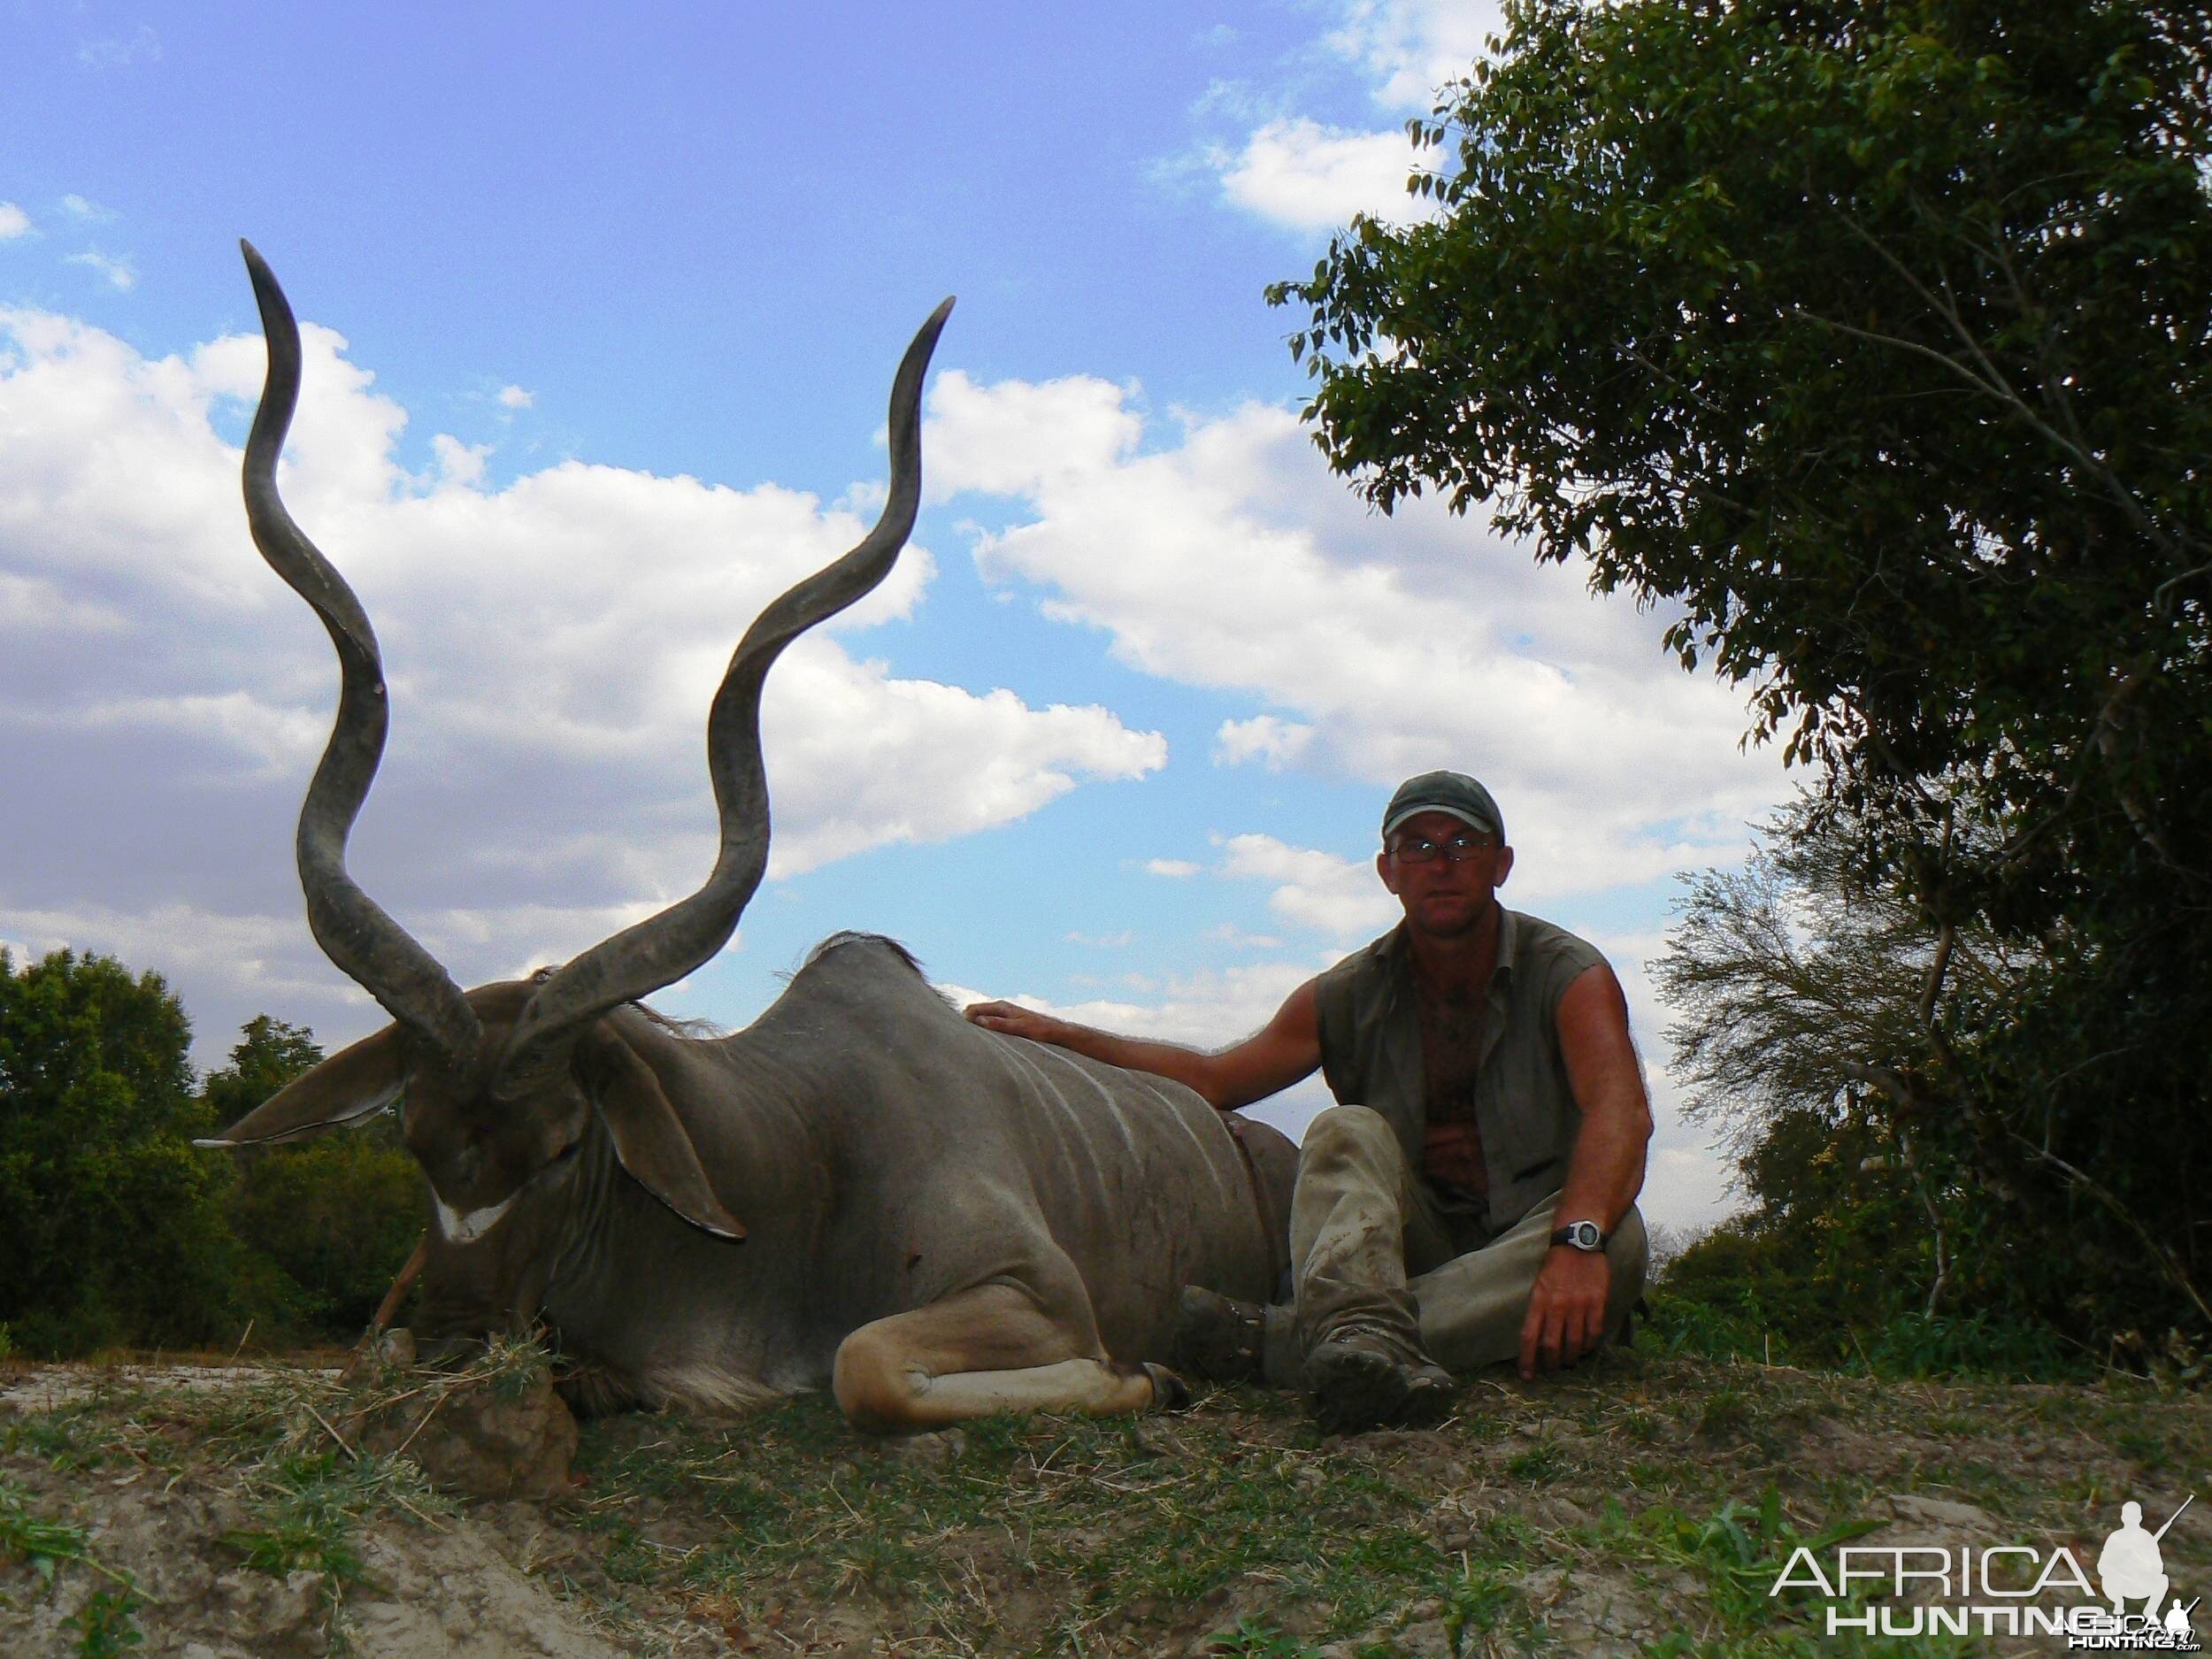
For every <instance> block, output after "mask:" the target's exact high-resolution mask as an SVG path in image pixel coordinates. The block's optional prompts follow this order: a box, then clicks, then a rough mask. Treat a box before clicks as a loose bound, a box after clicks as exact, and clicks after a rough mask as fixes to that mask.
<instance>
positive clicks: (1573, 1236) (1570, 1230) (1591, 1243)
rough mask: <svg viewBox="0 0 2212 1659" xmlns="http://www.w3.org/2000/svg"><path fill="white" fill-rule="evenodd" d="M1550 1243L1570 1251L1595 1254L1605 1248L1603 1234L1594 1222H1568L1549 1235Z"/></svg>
mask: <svg viewBox="0 0 2212 1659" xmlns="http://www.w3.org/2000/svg"><path fill="white" fill-rule="evenodd" d="M1551 1241H1552V1242H1553V1243H1554V1244H1563V1245H1566V1246H1568V1247H1569V1248H1572V1249H1577V1250H1588V1251H1592V1252H1595V1251H1598V1250H1602V1249H1603V1248H1605V1234H1604V1233H1602V1232H1601V1231H1600V1230H1599V1227H1598V1224H1597V1223H1596V1222H1594V1221H1570V1222H1569V1223H1568V1224H1567V1225H1565V1226H1563V1227H1562V1228H1560V1229H1559V1231H1558V1232H1556V1233H1553V1234H1552V1235H1551Z"/></svg>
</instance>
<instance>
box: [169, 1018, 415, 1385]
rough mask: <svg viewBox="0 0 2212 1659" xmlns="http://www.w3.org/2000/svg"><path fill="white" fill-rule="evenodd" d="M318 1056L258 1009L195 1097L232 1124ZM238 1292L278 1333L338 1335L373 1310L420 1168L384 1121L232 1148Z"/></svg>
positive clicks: (408, 1227) (409, 1216)
mask: <svg viewBox="0 0 2212 1659" xmlns="http://www.w3.org/2000/svg"><path fill="white" fill-rule="evenodd" d="M322 1057H323V1053H322V1049H321V1048H320V1047H319V1045H318V1044H317V1043H316V1041H315V1039H314V1034H313V1033H311V1032H309V1031H306V1030H304V1029H303V1028H301V1027H299V1026H296V1025H286V1024H284V1023H283V1022H282V1021H280V1020H274V1019H271V1018H269V1017H268V1016H267V1015H265V1014H262V1015H257V1016H256V1017H255V1018H252V1019H251V1020H249V1021H248V1022H247V1023H246V1025H245V1027H244V1029H243V1030H242V1032H241V1033H240V1041H239V1042H238V1045H237V1046H236V1047H235V1048H233V1049H232V1050H231V1056H230V1064H229V1065H228V1066H227V1067H225V1068H224V1069H222V1070H221V1071H214V1072H211V1073H210V1074H209V1076H208V1079H207V1081H206V1083H205V1084H204V1086H203V1087H202V1090H201V1099H202V1100H203V1102H205V1103H206V1105H207V1106H208V1108H209V1113H210V1116H211V1118H212V1119H213V1120H214V1121H216V1122H218V1123H219V1124H231V1123H234V1122H236V1121H237V1120H238V1119H239V1118H242V1117H244V1116H245V1115H246V1113H248V1112H250V1111H251V1110H253V1109H254V1108H255V1107H257V1106H258V1105H260V1104H261V1103H262V1102H264V1101H265V1100H267V1099H268V1098H269V1097H270V1096H271V1095H273V1094H275V1093H276V1092H277V1091H278V1090H279V1089H280V1088H282V1087H284V1086H285V1085H286V1084H287V1083H288V1082H290V1081H291V1080H292V1079H294V1078H296V1077H297V1076H299V1075H300V1073H302V1072H303V1071H307V1070H308V1069H309V1068H310V1067H311V1066H313V1065H314V1064H316V1063H317V1062H319V1060H320V1059H321V1058H322ZM231 1156H233V1157H234V1159H235V1160H236V1177H235V1180H234V1185H233V1187H232V1188H231V1191H230V1196H229V1205H228V1213H229V1218H230V1225H231V1226H232V1229H233V1230H234V1233H235V1234H236V1236H237V1238H238V1240H239V1242H240V1244H241V1245H242V1247H243V1259H242V1262H241V1263H240V1269H239V1271H240V1273H241V1277H242V1286H241V1294H242V1299H243V1300H244V1301H246V1302H247V1303H248V1304H249V1305H250V1307H252V1309H253V1310H254V1312H255V1317H257V1320H259V1321H260V1329H261V1330H262V1331H263V1333H265V1335H267V1336H268V1337H270V1338H272V1339H273V1340H290V1341H298V1342H315V1341H340V1342H349V1341H351V1340H353V1339H354V1338H355V1337H356V1336H357V1335H359V1334H360V1332H361V1330H362V1327H363V1326H365V1325H367V1324H368V1322H369V1320H370V1319H371V1318H372V1317H373V1316H374V1315H375V1312H376V1307H377V1303H378V1302H380V1301H381V1300H382V1299H383V1296H384V1293H385V1291H386V1290H387V1289H388V1288H389V1286H390V1285H391V1283H392V1280H393V1279H394V1278H395V1277H396V1276H397V1274H398V1272H399V1270H400V1267H401V1265H402V1264H403V1263H404V1262H405V1261H406V1259H407V1253H408V1252H409V1251H410V1250H411V1249H412V1248H414V1244H415V1239H416V1236H417V1235H418V1234H419V1233H420V1232H421V1231H422V1172H421V1170H420V1168H419V1166H418V1165H417V1164H416V1163H415V1161H414V1159H413V1158H412V1157H411V1156H409V1155H408V1153H407V1151H406V1149H405V1148H404V1147H403V1145H402V1143H401V1141H400V1137H399V1131H398V1127H397V1125H396V1123H395V1121H394V1120H393V1119H392V1118H389V1117H381V1118H377V1119H375V1120H374V1121H373V1122H372V1123H370V1124H367V1125H362V1126H359V1127H357V1128H353V1129H342V1130H336V1131H334V1132H332V1133H329V1134H327V1135H324V1136H321V1137H319V1138H318V1139H315V1140H311V1141H303V1142H299V1143H295V1144H290V1145H285V1146H277V1147H269V1148H248V1149H245V1150H242V1151H240V1152H236V1153H234V1154H232V1155H231Z"/></svg>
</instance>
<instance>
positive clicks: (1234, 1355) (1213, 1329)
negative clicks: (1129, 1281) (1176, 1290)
mask: <svg viewBox="0 0 2212 1659" xmlns="http://www.w3.org/2000/svg"><path fill="white" fill-rule="evenodd" d="M1266 1329H1267V1325H1266V1314H1265V1311H1264V1310H1263V1309H1262V1308H1261V1307H1260V1304H1259V1303H1257V1302H1238V1301H1236V1300H1235V1299H1234V1298H1233V1297H1229V1296H1224V1295H1222V1294H1219V1293H1218V1292H1216V1291H1210V1290H1206V1289H1203V1288H1202V1287H1201V1286H1196V1285H1186V1286H1183V1294H1181V1295H1180V1296H1179V1297H1178V1298H1177V1299H1176V1303H1175V1332H1174V1335H1173V1337H1172V1338H1171V1340H1170V1342H1169V1348H1168V1353H1169V1357H1170V1358H1171V1361H1172V1362H1173V1363H1174V1366H1175V1369H1176V1370H1178V1371H1181V1372H1183V1373H1184V1374H1185V1375H1186V1376H1191V1377H1202V1378H1203V1379H1205V1380H1206V1381H1208V1382H1215V1383H1257V1382H1258V1381H1259V1380H1260V1379H1261V1373H1262V1365H1261V1356H1262V1352H1263V1347H1262V1344H1263V1338H1264V1336H1265V1334H1266Z"/></svg>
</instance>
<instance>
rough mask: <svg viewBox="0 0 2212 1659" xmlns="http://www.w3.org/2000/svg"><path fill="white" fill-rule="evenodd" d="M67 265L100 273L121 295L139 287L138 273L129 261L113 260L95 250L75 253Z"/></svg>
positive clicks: (67, 261) (69, 258)
mask: <svg viewBox="0 0 2212 1659" xmlns="http://www.w3.org/2000/svg"><path fill="white" fill-rule="evenodd" d="M65 263H66V264H69V265H84V266H86V267H88V269H90V270H93V271H96V272H98V273H99V274H100V275H101V276H103V277H104V278H106V279H107V284H108V286H109V287H110V288H113V289H115V290H116V291H117V292H118V293H119V294H127V293H129V292H130V291H131V289H133V288H136V287H137V286H138V273H137V272H135V271H134V270H132V269H131V267H130V262H129V261H128V260H125V259H111V258H110V257H108V256H107V255H106V254H104V253H100V252H98V251H96V250H93V249H89V248H88V249H87V250H85V251H84V252H82V253H73V254H71V255H70V256H69V257H68V259H67V260H66V261H65Z"/></svg>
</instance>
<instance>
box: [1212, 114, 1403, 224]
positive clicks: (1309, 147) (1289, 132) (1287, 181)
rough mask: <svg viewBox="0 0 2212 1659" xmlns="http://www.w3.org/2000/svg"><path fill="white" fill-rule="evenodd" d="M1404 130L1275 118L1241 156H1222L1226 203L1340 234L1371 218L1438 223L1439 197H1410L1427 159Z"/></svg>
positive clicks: (1218, 160) (1278, 221) (1258, 214)
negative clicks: (1414, 176) (1413, 178)
mask: <svg viewBox="0 0 2212 1659" xmlns="http://www.w3.org/2000/svg"><path fill="white" fill-rule="evenodd" d="M1427 154H1428V152H1425V151H1417V150H1415V149H1414V148H1413V144H1412V142H1411V141H1410V140H1409V138H1408V137H1407V136H1406V134H1405V132H1404V131H1403V129H1402V128H1393V129H1392V130H1390V131H1388V132H1382V133H1363V132H1348V131H1346V130H1345V129H1343V128H1341V127H1324V126H1322V125H1321V124H1320V123H1318V122H1317V121H1311V120H1308V119H1305V118H1304V117H1302V116H1301V117H1294V118H1291V119H1280V120H1273V121H1270V122H1268V123H1267V125H1266V126H1264V127H1261V128H1260V129H1259V130H1258V131H1257V132H1256V133H1254V134H1252V135H1251V136H1250V137H1249V138H1248V140H1246V141H1245V144H1244V147H1243V149H1241V150H1239V151H1237V152H1236V153H1235V154H1234V155H1218V156H1217V157H1215V160H1216V165H1217V170H1218V171H1219V173H1220V174H1221V189H1222V195H1223V196H1224V197H1225V199H1226V200H1227V201H1229V202H1230V203H1231V204H1233V205H1234V206H1236V207H1240V208H1241V209H1243V210H1244V211H1247V212H1248V213H1251V214H1254V215H1255V216H1256V217H1258V218H1260V219H1265V220H1266V221H1267V222H1268V223H1270V224H1272V225H1280V226H1284V227H1287V228H1289V229H1292V230H1297V231H1317V230H1333V229H1335V228H1336V227H1339V226H1341V225H1345V224H1348V223H1349V222H1350V220H1351V217H1352V215H1353V214H1355V213H1365V214H1367V215H1369V216H1370V217H1371V218H1374V219H1381V220H1383V221H1384V222H1385V223H1386V224H1393V225H1408V224H1412V223H1415V222H1417V221H1418V220H1421V219H1429V218H1432V217H1433V216H1434V215H1435V212H1436V210H1437V204H1436V201H1435V198H1433V197H1431V196H1413V195H1409V193H1408V192H1407V190H1406V179H1407V177H1408V176H1409V174H1411V173H1413V172H1415V171H1416V170H1417V166H1418V165H1421V164H1422V163H1423V162H1424V161H1425V157H1426V156H1427Z"/></svg>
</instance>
